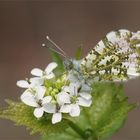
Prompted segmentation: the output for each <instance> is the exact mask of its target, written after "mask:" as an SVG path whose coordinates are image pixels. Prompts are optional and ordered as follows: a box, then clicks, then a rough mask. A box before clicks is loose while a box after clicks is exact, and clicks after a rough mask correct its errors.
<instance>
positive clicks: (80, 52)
mask: <svg viewBox="0 0 140 140" xmlns="http://www.w3.org/2000/svg"><path fill="white" fill-rule="evenodd" d="M82 48H83V45H80V47H78V48H77V50H76V53H75V58H76V60H80V59H81V55H82Z"/></svg>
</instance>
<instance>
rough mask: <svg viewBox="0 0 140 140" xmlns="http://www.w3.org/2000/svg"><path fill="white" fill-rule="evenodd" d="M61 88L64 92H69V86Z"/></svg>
mask: <svg viewBox="0 0 140 140" xmlns="http://www.w3.org/2000/svg"><path fill="white" fill-rule="evenodd" d="M62 90H63V91H64V92H68V93H70V88H69V86H64V87H62Z"/></svg>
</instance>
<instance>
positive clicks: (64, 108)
mask: <svg viewBox="0 0 140 140" xmlns="http://www.w3.org/2000/svg"><path fill="white" fill-rule="evenodd" d="M70 111H71V105H62V106H61V108H60V112H62V113H69V112H70Z"/></svg>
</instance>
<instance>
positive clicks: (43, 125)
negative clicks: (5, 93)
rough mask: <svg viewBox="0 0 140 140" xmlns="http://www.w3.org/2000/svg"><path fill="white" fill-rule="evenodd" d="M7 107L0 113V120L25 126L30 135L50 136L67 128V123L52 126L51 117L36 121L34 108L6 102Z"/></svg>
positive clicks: (47, 116)
mask: <svg viewBox="0 0 140 140" xmlns="http://www.w3.org/2000/svg"><path fill="white" fill-rule="evenodd" d="M7 103H8V104H9V106H8V107H7V108H6V109H5V110H3V111H0V118H4V119H8V120H11V121H13V122H15V123H16V125H23V126H26V127H27V129H30V130H31V134H34V133H37V132H38V133H40V134H41V135H48V134H49V135H50V134H52V133H60V132H63V131H64V130H65V129H66V128H67V127H68V126H67V123H66V122H67V121H66V120H63V121H62V122H61V123H58V124H55V125H52V123H51V116H49V115H48V114H46V115H45V116H43V117H42V118H41V119H37V118H35V117H34V115H33V111H34V108H31V107H29V106H27V105H25V104H23V103H21V102H14V101H10V100H7Z"/></svg>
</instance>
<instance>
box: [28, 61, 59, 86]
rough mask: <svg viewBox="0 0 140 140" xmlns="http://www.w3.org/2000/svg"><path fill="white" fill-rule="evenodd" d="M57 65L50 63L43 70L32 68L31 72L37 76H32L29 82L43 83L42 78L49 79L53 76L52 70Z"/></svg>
mask: <svg viewBox="0 0 140 140" xmlns="http://www.w3.org/2000/svg"><path fill="white" fill-rule="evenodd" d="M56 67H57V63H55V62H52V63H50V64H49V65H48V66H47V67H46V69H45V70H44V71H43V70H41V69H39V68H34V69H32V70H31V74H32V75H34V76H37V77H33V78H31V79H30V81H31V82H34V83H39V84H43V83H44V79H51V78H53V77H55V75H54V73H53V70H54V69H55V68H56Z"/></svg>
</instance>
